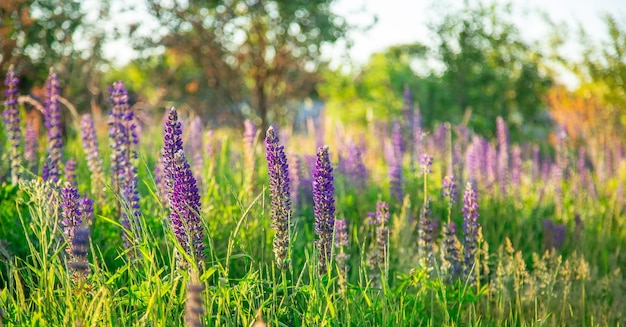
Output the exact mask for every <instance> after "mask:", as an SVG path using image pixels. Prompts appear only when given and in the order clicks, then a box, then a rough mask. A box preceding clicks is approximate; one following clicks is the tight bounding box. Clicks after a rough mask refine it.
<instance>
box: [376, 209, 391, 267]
mask: <svg viewBox="0 0 626 327" xmlns="http://www.w3.org/2000/svg"><path fill="white" fill-rule="evenodd" d="M375 219H376V223H375V224H376V246H377V248H378V258H379V260H380V261H379V262H378V266H379V267H381V268H382V267H383V265H384V263H385V262H386V261H387V255H388V251H387V250H388V244H389V205H388V204H387V203H385V202H382V201H378V203H376V216H375Z"/></svg>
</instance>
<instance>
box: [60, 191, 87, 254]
mask: <svg viewBox="0 0 626 327" xmlns="http://www.w3.org/2000/svg"><path fill="white" fill-rule="evenodd" d="M79 199H80V196H79V195H78V189H77V188H76V187H74V186H73V185H72V184H71V183H69V182H67V183H65V187H63V188H62V189H61V208H62V210H61V216H62V217H63V220H61V225H62V226H63V234H64V235H65V237H66V238H67V241H68V242H69V244H72V238H73V237H74V230H75V229H76V228H77V227H79V226H80V225H82V212H81V211H80V206H79ZM67 252H68V254H70V248H68V249H67Z"/></svg>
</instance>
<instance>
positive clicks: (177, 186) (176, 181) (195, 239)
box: [162, 108, 204, 265]
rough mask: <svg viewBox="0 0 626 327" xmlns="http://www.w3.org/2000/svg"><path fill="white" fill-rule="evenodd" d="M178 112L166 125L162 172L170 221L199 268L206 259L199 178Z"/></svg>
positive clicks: (184, 248) (168, 119)
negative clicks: (189, 156) (187, 152)
mask: <svg viewBox="0 0 626 327" xmlns="http://www.w3.org/2000/svg"><path fill="white" fill-rule="evenodd" d="M181 135H182V130H181V124H180V122H179V121H178V113H177V112H176V109H175V108H171V109H170V112H169V114H168V116H167V121H166V123H165V131H164V139H163V141H164V142H163V143H164V145H163V150H162V155H163V172H164V177H165V185H166V187H167V189H168V191H167V197H168V202H169V209H170V215H169V218H170V222H171V226H172V229H173V230H174V236H175V237H176V240H177V241H178V243H179V244H180V246H181V247H182V249H183V250H184V251H185V253H186V254H187V255H189V256H190V257H192V258H193V259H194V260H195V261H196V264H197V265H201V263H202V259H203V258H204V240H203V238H204V231H203V228H202V224H201V222H200V214H201V212H202V210H201V206H200V195H199V192H198V186H197V184H196V179H195V178H194V177H193V174H192V172H191V168H190V166H189V163H188V162H187V157H186V156H185V152H184V151H183V141H182V138H181Z"/></svg>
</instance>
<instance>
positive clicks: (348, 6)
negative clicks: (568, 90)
mask: <svg viewBox="0 0 626 327" xmlns="http://www.w3.org/2000/svg"><path fill="white" fill-rule="evenodd" d="M92 1H95V0H92ZM336 1H337V2H336V3H335V5H334V10H335V11H336V13H337V14H339V15H341V16H343V17H345V18H346V19H348V21H349V22H350V23H354V24H357V25H361V26H364V25H367V24H369V23H371V21H372V17H373V16H374V15H376V16H377V17H378V22H377V24H375V25H374V26H373V27H372V28H371V30H369V31H367V32H365V33H353V35H352V39H353V42H354V45H353V47H352V49H351V50H350V53H349V54H350V57H351V59H352V60H353V61H354V62H355V63H357V64H362V63H364V62H366V61H367V59H368V58H369V56H370V55H371V54H372V53H374V52H378V51H383V50H384V49H385V48H387V47H389V46H391V45H396V44H401V43H411V42H416V41H417V42H422V43H425V44H432V40H431V39H430V38H431V34H430V32H429V30H428V27H427V24H428V23H429V22H432V21H433V18H436V17H434V16H433V15H436V14H437V13H438V12H442V11H441V10H439V9H442V8H441V7H443V6H448V7H449V6H461V5H462V3H463V1H464V0H336ZM487 1H497V0H487ZM511 1H512V3H513V7H514V9H515V12H527V13H529V14H527V15H526V16H525V17H526V18H523V17H522V16H521V15H520V18H519V21H517V22H515V23H516V25H517V26H518V27H520V28H521V29H523V31H522V36H523V37H524V38H526V39H527V41H529V42H533V41H537V40H540V39H541V38H542V37H545V36H546V34H547V32H548V30H547V27H546V25H545V24H543V23H542V21H541V19H540V18H539V17H538V15H537V14H535V13H534V12H535V10H537V9H539V10H541V11H543V12H547V13H548V14H549V16H550V17H551V19H552V20H553V21H555V22H556V23H565V24H567V26H569V30H570V31H571V35H569V38H570V39H571V40H572V42H571V44H569V45H566V47H565V48H564V49H563V50H564V52H565V53H564V54H565V55H567V56H568V58H569V59H578V58H579V55H578V52H579V51H580V49H579V48H577V47H576V42H575V40H576V39H577V32H576V31H577V29H578V27H577V26H578V24H581V25H582V27H583V28H584V30H585V31H586V32H587V33H588V34H589V35H590V37H591V38H592V40H594V41H596V40H598V41H599V39H601V38H604V37H606V35H607V31H606V26H605V24H604V22H603V21H602V15H603V14H605V13H611V14H613V15H614V16H615V17H617V19H618V20H619V21H621V22H624V23H626V0H511ZM470 2H473V1H470ZM114 3H117V2H114ZM124 3H125V4H126V5H128V3H126V2H124ZM139 3H141V2H139ZM433 4H436V5H433ZM437 6H438V7H437ZM136 8H137V7H136ZM444 9H446V8H444ZM144 10H145V9H144ZM140 11H141V9H140ZM127 14H128V15H130V16H127V17H124V18H123V20H122V21H123V22H124V23H130V22H133V21H137V20H141V16H142V15H136V14H135V15H133V13H127ZM133 16H134V17H133ZM120 19H122V18H120ZM141 25H143V26H142V27H146V28H147V29H151V28H156V27H155V26H147V25H146V24H141ZM141 25H140V26H141ZM112 45H113V46H111V47H108V48H107V49H106V51H105V56H106V57H109V58H115V59H116V61H117V63H118V64H121V65H123V64H125V63H127V62H128V61H129V60H130V59H131V57H132V51H131V50H130V47H129V45H128V42H127V41H125V40H116V41H112ZM325 50H326V56H327V57H328V58H331V59H333V60H340V59H339V58H340V56H341V53H342V52H341V51H340V50H339V49H337V48H331V49H325ZM107 52H108V53H107ZM571 78H572V77H571V76H570V77H569V79H570V81H567V79H568V77H567V76H565V77H564V79H565V80H563V82H565V83H566V84H568V85H571V84H570V83H572V81H571Z"/></svg>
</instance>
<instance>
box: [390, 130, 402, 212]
mask: <svg viewBox="0 0 626 327" xmlns="http://www.w3.org/2000/svg"><path fill="white" fill-rule="evenodd" d="M391 143H392V148H393V151H392V160H391V162H390V165H389V178H390V181H389V183H390V184H391V195H392V196H393V197H394V198H395V199H396V202H397V203H402V198H403V197H404V192H403V189H402V182H403V176H402V157H403V153H404V144H403V140H402V126H401V125H400V122H398V121H395V122H394V123H393V128H392V134H391Z"/></svg>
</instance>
